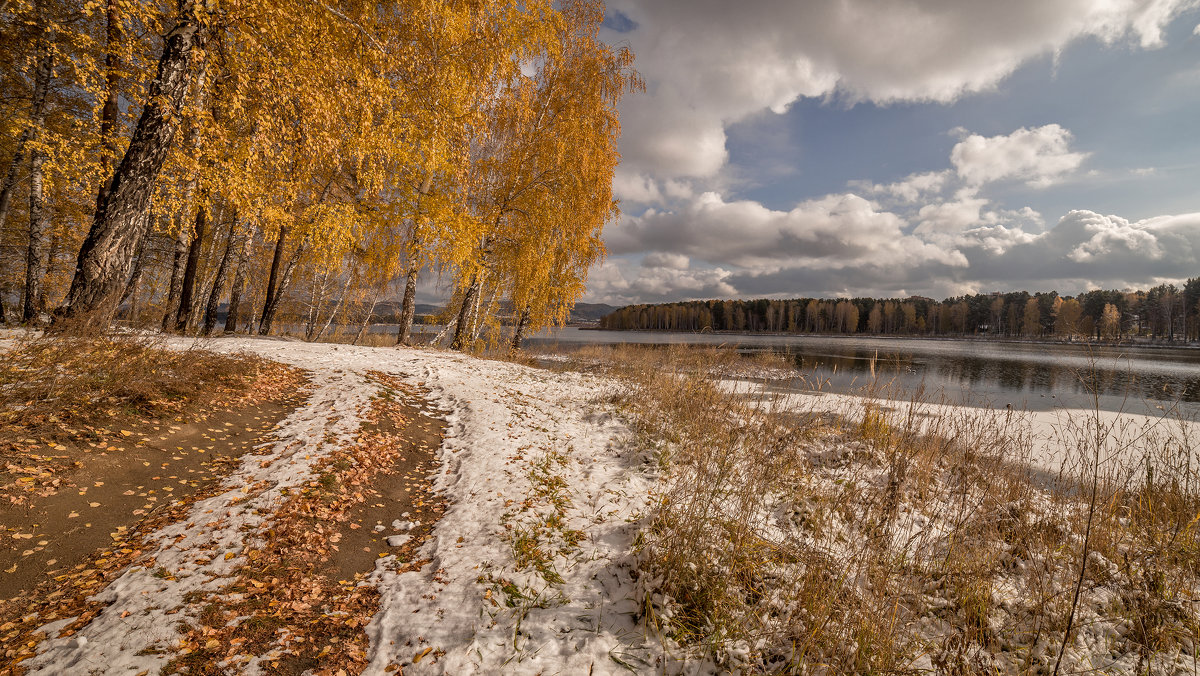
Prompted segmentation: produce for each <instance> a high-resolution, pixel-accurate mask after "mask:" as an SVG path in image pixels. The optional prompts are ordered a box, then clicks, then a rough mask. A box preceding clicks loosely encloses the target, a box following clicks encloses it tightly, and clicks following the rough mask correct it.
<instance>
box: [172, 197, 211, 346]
mask: <svg viewBox="0 0 1200 676" xmlns="http://www.w3.org/2000/svg"><path fill="white" fill-rule="evenodd" d="M204 197H205V196H204V194H203V193H202V194H201V198H200V203H199V204H197V205H196V221H195V226H194V227H193V228H192V245H191V247H189V248H188V257H187V267H185V268H184V269H183V285H182V286H181V287H180V291H179V315H178V316H177V317H176V318H175V330H176V331H178V332H179V333H184V332H186V331H187V326H188V322H190V321H191V319H192V296H193V295H195V291H196V269H197V268H198V267H200V249H201V247H202V246H203V245H204V231H205V230H207V229H208V205H207V204H206V202H207V201H208V200H206V199H205V198H204Z"/></svg>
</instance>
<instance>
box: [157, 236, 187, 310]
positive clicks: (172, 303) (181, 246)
mask: <svg viewBox="0 0 1200 676" xmlns="http://www.w3.org/2000/svg"><path fill="white" fill-rule="evenodd" d="M175 220H176V228H177V229H176V232H175V257H174V259H173V260H172V261H171V286H170V287H168V289H167V306H166V308H165V309H164V311H163V318H162V330H163V331H166V330H167V329H168V328H170V327H171V326H174V324H175V318H176V317H178V316H179V292H180V290H182V289H183V265H184V261H185V260H187V251H188V240H187V228H185V227H184V225H183V218H182V217H179V216H177V217H176V219H175Z"/></svg>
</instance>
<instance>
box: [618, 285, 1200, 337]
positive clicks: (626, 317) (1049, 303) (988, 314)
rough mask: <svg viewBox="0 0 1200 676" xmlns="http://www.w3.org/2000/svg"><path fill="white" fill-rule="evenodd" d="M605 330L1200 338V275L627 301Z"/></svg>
mask: <svg viewBox="0 0 1200 676" xmlns="http://www.w3.org/2000/svg"><path fill="white" fill-rule="evenodd" d="M600 326H601V327H602V328H606V329H653V330H662V331H746V332H759V331H765V332H773V333H841V334H856V333H865V334H892V335H895V334H902V335H903V334H910V335H968V334H991V335H999V336H1010V337H1015V336H1025V337H1031V338H1045V337H1085V338H1093V339H1097V340H1117V339H1120V338H1124V337H1127V336H1149V337H1151V338H1158V339H1165V340H1200V278H1194V279H1189V280H1187V282H1186V283H1185V284H1184V285H1183V287H1182V288H1179V287H1176V286H1175V285H1173V284H1163V285H1160V286H1156V287H1154V288H1152V289H1150V290H1148V291H1126V292H1122V291H1102V290H1096V291H1089V292H1087V293H1083V294H1080V295H1078V296H1075V297H1065V296H1059V295H1058V293H1057V292H1054V291H1051V292H1047V293H1036V294H1032V295H1031V294H1029V293H1028V292H1025V291H1017V292H1013V293H1004V294H1001V293H993V294H975V295H970V296H960V297H957V298H948V299H946V300H943V301H940V302H939V301H935V300H933V299H930V298H922V297H919V296H914V297H912V298H907V299H875V298H852V299H843V300H825V299H819V298H799V299H794V300H768V299H759V300H724V301H721V300H708V301H689V302H682V303H668V304H660V305H630V306H627V307H624V308H621V309H619V310H617V311H615V312H613V313H611V314H609V315H608V316H606V317H604V318H602V319H601V320H600Z"/></svg>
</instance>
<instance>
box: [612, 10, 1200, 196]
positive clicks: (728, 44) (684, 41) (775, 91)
mask: <svg viewBox="0 0 1200 676" xmlns="http://www.w3.org/2000/svg"><path fill="white" fill-rule="evenodd" d="M1195 4H1196V2H1195V0H1107V1H1105V2H1095V1H1094V0H1055V1H1054V2H1046V1H1045V0H1009V1H1007V2H944V1H939V0H923V1H914V2H889V3H880V2H876V1H875V0H841V1H839V2H788V3H779V2H766V1H762V0H760V1H757V2H755V1H747V2H741V3H737V4H736V6H734V5H731V4H730V3H728V2H727V1H726V0H658V1H656V2H644V1H643V0H612V1H611V2H610V3H609V7H610V8H611V9H617V10H620V11H621V12H623V13H624V14H625V15H627V16H628V17H630V18H632V19H633V20H634V21H635V22H636V23H637V24H638V27H637V28H636V29H634V30H633V31H632V32H630V33H624V34H621V35H619V36H611V37H612V38H613V39H614V40H627V41H628V42H629V43H630V45H631V46H632V48H633V50H634V52H635V53H636V54H637V64H636V67H637V68H638V70H639V71H640V72H641V73H642V74H643V75H644V76H645V78H646V80H647V82H648V93H647V94H645V95H634V96H630V97H627V99H626V100H625V102H624V103H623V105H622V127H623V131H624V136H623V139H622V144H621V149H622V155H623V158H624V159H623V161H624V162H625V163H626V164H627V165H628V166H630V167H632V168H633V169H634V170H635V171H649V172H652V173H653V174H654V175H656V176H659V177H663V178H665V177H671V176H693V177H712V176H715V175H716V174H717V173H718V172H719V170H720V168H721V167H722V165H723V164H724V162H725V160H726V154H725V148H724V146H725V127H726V125H728V124H731V123H733V122H737V121H738V120H741V119H744V118H746V117H747V116H749V115H751V114H754V113H756V112H760V111H764V110H772V111H775V112H777V113H778V112H782V111H784V110H786V108H787V106H788V105H790V104H791V103H792V102H793V101H795V100H797V99H798V98H800V97H830V96H839V97H842V98H844V99H846V100H848V101H873V102H876V103H882V104H886V103H890V102H898V101H939V102H949V101H953V100H955V99H957V98H958V97H960V96H962V95H963V94H966V93H971V92H979V91H984V90H988V89H991V88H994V87H995V86H996V85H997V84H998V83H999V82H1000V81H1001V80H1003V79H1004V78H1005V77H1007V76H1008V75H1010V74H1011V73H1012V72H1013V71H1014V70H1016V69H1017V68H1018V67H1019V66H1020V65H1021V64H1022V63H1025V62H1026V61H1029V60H1030V59H1033V58H1035V57H1038V56H1041V55H1046V54H1053V53H1056V52H1058V51H1060V50H1062V49H1063V48H1064V47H1065V46H1066V45H1068V44H1070V43H1071V42H1073V41H1075V40H1079V39H1082V38H1086V37H1093V38H1097V39H1099V40H1101V41H1104V42H1108V43H1112V42H1115V41H1118V40H1126V39H1128V40H1131V41H1133V42H1135V43H1136V44H1138V45H1139V46H1141V47H1142V48H1153V47H1157V46H1159V45H1161V44H1162V32H1163V27H1164V26H1165V25H1166V24H1167V23H1168V22H1169V21H1170V20H1171V19H1173V18H1174V17H1176V16H1178V15H1179V14H1180V13H1181V12H1182V11H1183V10H1184V9H1186V8H1188V7H1192V6H1195Z"/></svg>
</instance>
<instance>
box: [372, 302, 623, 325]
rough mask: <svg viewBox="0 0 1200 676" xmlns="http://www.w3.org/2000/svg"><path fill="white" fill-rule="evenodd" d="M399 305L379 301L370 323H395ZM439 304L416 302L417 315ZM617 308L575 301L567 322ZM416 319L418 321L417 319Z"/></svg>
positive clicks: (594, 318)
mask: <svg viewBox="0 0 1200 676" xmlns="http://www.w3.org/2000/svg"><path fill="white" fill-rule="evenodd" d="M400 307H401V304H400V302H398V301H380V302H379V304H378V305H376V306H375V315H374V320H373V322H372V323H374V324H395V323H396V322H398V321H399V320H400ZM442 307H443V306H441V305H430V304H428V303H417V307H416V311H417V316H418V317H421V316H433V315H437V314H438V313H440V312H441V311H442ZM616 309H618V308H617V307H616V306H615V305H606V304H604V303H576V304H575V307H574V309H572V310H571V314H570V316H569V317H568V319H567V323H568V324H596V323H598V322H599V321H600V318H601V317H603V316H605V315H608V314H611V313H612V312H613V311H614V310H616ZM500 313H501V314H509V308H508V306H507V304H502V305H501V307H500ZM418 321H420V320H419V319H418Z"/></svg>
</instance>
